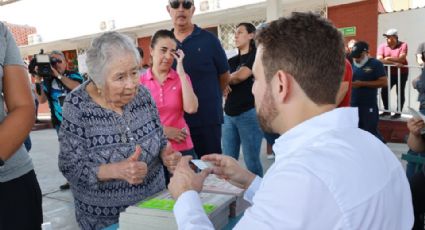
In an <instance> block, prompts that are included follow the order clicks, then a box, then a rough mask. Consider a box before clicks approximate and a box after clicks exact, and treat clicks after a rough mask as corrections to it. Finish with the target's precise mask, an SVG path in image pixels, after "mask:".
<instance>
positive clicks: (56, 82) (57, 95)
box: [35, 50, 83, 190]
mask: <svg viewBox="0 0 425 230" xmlns="http://www.w3.org/2000/svg"><path fill="white" fill-rule="evenodd" d="M49 56H50V59H51V65H52V74H51V76H50V77H41V76H38V75H35V84H36V85H35V86H36V92H37V96H38V101H39V102H40V104H43V103H46V101H47V102H48V103H49V107H50V113H51V119H52V124H53V127H54V128H55V129H56V132H58V131H59V128H60V125H61V123H62V104H63V101H64V99H65V96H66V95H67V94H68V93H69V92H71V91H72V90H73V89H75V88H76V87H77V86H79V85H80V84H81V83H82V82H83V77H82V76H81V74H80V73H78V72H74V71H69V70H68V69H67V67H68V65H67V62H66V59H65V55H64V54H63V53H62V52H61V51H57V50H55V51H52V52H51V53H50V55H49ZM52 60H54V61H52ZM60 189H62V190H63V189H69V184H68V183H65V184H63V185H61V186H60Z"/></svg>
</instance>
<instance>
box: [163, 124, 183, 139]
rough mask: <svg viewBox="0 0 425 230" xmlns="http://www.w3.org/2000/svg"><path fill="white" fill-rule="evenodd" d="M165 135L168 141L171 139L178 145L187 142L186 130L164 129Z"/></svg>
mask: <svg viewBox="0 0 425 230" xmlns="http://www.w3.org/2000/svg"><path fill="white" fill-rule="evenodd" d="M164 134H165V136H166V137H167V139H171V140H173V141H175V142H177V143H181V142H182V141H184V140H186V136H187V133H186V130H184V129H178V128H174V127H170V126H166V127H164Z"/></svg>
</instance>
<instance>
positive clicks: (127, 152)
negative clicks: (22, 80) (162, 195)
mask: <svg viewBox="0 0 425 230" xmlns="http://www.w3.org/2000/svg"><path fill="white" fill-rule="evenodd" d="M89 82H90V81H87V82H85V83H83V84H82V85H81V86H80V87H78V88H77V89H76V90H74V91H73V92H71V93H70V94H68V96H67V97H66V99H65V103H64V106H63V122H62V126H61V129H60V132H59V142H60V153H59V169H60V170H61V171H62V173H63V175H64V176H65V177H66V178H67V179H68V181H69V183H70V185H71V189H72V193H73V195H74V202H75V213H76V214H75V215H76V218H77V222H78V224H79V225H80V227H81V228H82V229H101V228H104V227H106V226H109V225H111V224H114V223H117V222H118V217H119V213H120V212H122V211H124V209H125V208H126V207H127V206H129V205H132V204H135V203H136V202H138V201H140V200H142V199H144V198H145V197H148V196H151V195H153V194H154V193H157V192H159V191H161V190H163V189H165V179H164V171H163V166H162V162H161V160H160V157H159V153H160V150H162V149H163V148H164V147H165V146H166V141H167V139H166V137H165V136H164V134H163V130H162V126H161V124H160V120H159V116H158V112H157V109H156V105H155V102H154V101H153V100H152V98H151V95H150V93H149V91H148V90H147V89H146V88H144V87H143V86H140V87H139V92H138V94H137V95H136V96H135V98H134V99H133V100H132V101H131V102H130V103H128V104H127V105H125V106H124V108H123V115H119V114H118V113H116V112H114V111H112V110H108V109H105V108H102V107H101V106H100V105H98V104H97V103H95V102H94V101H93V100H92V99H91V97H90V96H89V94H88V93H87V91H86V86H87V84H88V83H89ZM136 144H138V145H140V146H141V147H142V156H141V157H140V160H141V161H144V162H146V164H147V165H148V174H147V176H146V177H145V179H144V181H143V183H142V184H139V185H130V184H129V183H128V182H126V181H124V180H110V181H104V182H102V181H98V179H97V173H98V170H99V166H100V165H102V164H108V163H115V162H120V161H123V160H125V159H127V158H128V157H129V156H131V155H132V154H133V152H134V151H135V146H136Z"/></svg>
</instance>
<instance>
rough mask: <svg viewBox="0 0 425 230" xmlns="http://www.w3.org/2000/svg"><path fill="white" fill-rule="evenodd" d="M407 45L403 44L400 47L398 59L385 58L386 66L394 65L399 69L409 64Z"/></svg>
mask: <svg viewBox="0 0 425 230" xmlns="http://www.w3.org/2000/svg"><path fill="white" fill-rule="evenodd" d="M406 57H407V43H405V42H403V43H402V44H401V45H400V54H399V55H398V57H385V58H384V61H383V63H384V64H392V65H396V66H397V67H401V66H403V65H405V64H406V63H407V59H406Z"/></svg>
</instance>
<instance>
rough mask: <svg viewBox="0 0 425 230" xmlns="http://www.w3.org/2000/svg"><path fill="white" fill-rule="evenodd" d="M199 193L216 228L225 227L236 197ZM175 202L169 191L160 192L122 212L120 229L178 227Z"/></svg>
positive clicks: (165, 228)
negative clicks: (230, 207)
mask: <svg viewBox="0 0 425 230" xmlns="http://www.w3.org/2000/svg"><path fill="white" fill-rule="evenodd" d="M199 195H200V197H201V201H202V204H203V207H204V210H205V213H206V214H207V215H208V218H209V219H210V220H211V222H212V223H213V225H214V228H215V229H221V228H223V227H224V226H225V225H226V224H227V223H228V221H229V219H228V216H229V206H230V204H231V203H232V202H234V201H235V197H234V196H232V195H224V194H214V193H203V192H201V193H200V194H199ZM174 204H175V201H174V199H173V198H172V197H171V195H170V193H169V192H168V191H163V192H160V193H158V194H156V195H154V196H152V197H150V198H148V199H146V200H144V201H141V202H139V203H138V204H136V205H134V206H130V207H128V208H127V209H126V210H125V211H124V212H122V213H120V218H119V229H120V230H135V229H159V230H168V229H177V223H176V220H175V218H174V214H173V207H174Z"/></svg>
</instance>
